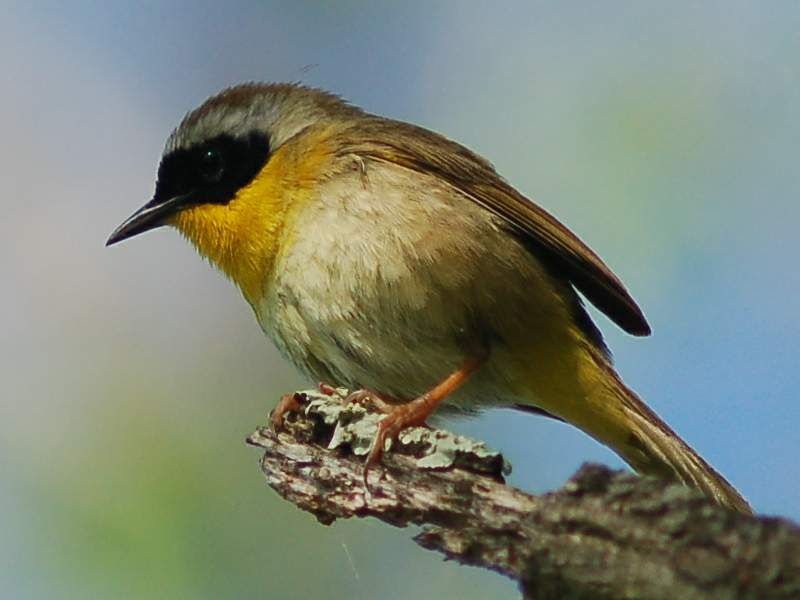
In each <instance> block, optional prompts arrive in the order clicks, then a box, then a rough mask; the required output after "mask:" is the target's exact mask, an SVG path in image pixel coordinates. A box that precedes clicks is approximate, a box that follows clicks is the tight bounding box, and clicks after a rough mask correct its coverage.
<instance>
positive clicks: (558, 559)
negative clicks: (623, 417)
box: [248, 392, 800, 600]
mask: <svg viewBox="0 0 800 600" xmlns="http://www.w3.org/2000/svg"><path fill="white" fill-rule="evenodd" d="M302 398H303V402H304V411H303V412H302V413H296V414H292V415H289V416H288V417H287V419H286V421H285V423H284V427H283V429H282V430H281V431H280V432H278V433H276V432H274V431H273V430H272V429H271V428H269V427H263V428H259V429H258V430H257V431H256V432H255V433H254V434H253V435H252V436H251V437H250V438H249V439H248V442H249V443H250V444H251V445H253V446H256V447H258V448H260V449H261V450H263V456H262V458H261V469H262V471H263V473H264V476H265V477H266V480H267V483H268V484H269V485H270V486H271V487H272V488H273V489H274V490H275V491H277V492H278V493H279V494H280V495H281V496H283V497H284V498H285V499H287V500H289V501H290V502H292V503H294V504H295V505H297V506H298V507H300V508H301V509H303V510H306V511H308V512H310V513H312V514H313V515H315V516H316V517H317V519H318V520H319V521H320V522H321V523H324V524H330V523H332V522H333V521H334V520H335V519H342V518H351V517H367V516H370V517H375V518H377V519H380V520H381V521H384V522H386V523H388V524H390V525H394V526H398V527H404V526H407V525H411V524H414V525H419V526H421V527H422V532H421V533H420V534H418V535H417V536H416V537H415V538H414V539H415V541H416V542H417V543H418V544H419V545H421V546H422V547H424V548H428V549H431V550H436V551H438V552H441V553H443V554H445V555H446V556H447V557H448V558H450V559H453V560H456V561H458V562H460V563H462V564H466V565H474V566H478V567H484V568H487V569H491V570H493V571H496V572H498V573H501V574H503V575H506V576H507V577H510V578H512V579H514V580H516V581H517V582H518V583H519V586H520V590H521V592H522V594H523V596H524V598H531V599H533V598H536V599H539V600H542V599H548V598H593V599H604V598H609V599H610V598H653V599H660V598H664V599H670V600H672V599H675V598H681V599H706V598H708V599H712V598H713V599H715V600H720V599H723V600H724V599H733V598H753V599H756V598H757V599H761V598H787V599H788V598H800V528H798V526H797V525H796V524H794V523H792V522H790V521H787V520H784V519H778V518H770V517H751V516H746V515H742V514H738V513H734V512H730V511H728V510H725V509H723V508H720V507H718V506H716V505H714V504H712V503H711V502H709V501H708V500H707V499H705V498H704V497H703V496H702V495H701V494H699V493H698V492H696V491H695V490H692V489H690V488H687V487H684V486H682V485H680V484H676V483H670V482H666V481H662V480H657V479H650V478H642V477H637V476H635V475H632V474H629V473H624V472H621V471H611V470H609V469H607V468H606V467H602V466H599V465H584V466H583V467H582V468H581V469H580V470H579V471H578V472H577V473H576V474H575V475H574V476H573V477H572V478H571V479H570V480H569V481H568V482H567V483H566V485H564V487H562V488H561V489H559V490H557V491H555V492H552V493H548V494H542V495H539V496H535V495H531V494H526V493H524V492H522V491H520V490H518V489H515V488H513V487H510V486H508V485H506V484H505V483H504V482H503V471H504V469H505V468H507V465H506V464H505V463H504V461H503V460H502V457H501V456H500V455H499V454H497V453H494V452H492V451H490V450H488V449H486V448H485V446H484V445H483V444H481V443H479V442H474V441H472V440H469V439H467V438H463V437H460V436H454V435H452V434H449V433H447V432H443V431H440V430H428V429H423V428H415V429H412V430H408V431H406V432H404V433H403V434H401V437H400V440H399V442H398V443H395V444H394V447H393V448H392V449H391V450H390V451H389V452H387V453H386V455H385V456H384V459H383V462H382V464H381V465H379V466H377V467H376V468H375V469H374V471H373V472H372V473H371V474H370V477H369V490H368V491H366V490H365V487H364V484H363V481H362V473H363V459H362V458H360V457H359V455H363V454H364V453H365V452H366V450H367V448H368V444H369V440H371V436H372V434H373V433H374V427H375V423H376V422H377V421H378V420H379V419H380V416H379V415H377V414H375V413H373V412H370V410H368V409H365V408H364V407H362V406H356V405H350V406H346V407H345V406H344V405H343V404H342V403H341V400H340V398H338V397H336V396H334V397H333V398H326V397H324V396H322V395H320V394H318V393H314V392H307V393H304V394H303V396H302ZM329 447H332V448H329Z"/></svg>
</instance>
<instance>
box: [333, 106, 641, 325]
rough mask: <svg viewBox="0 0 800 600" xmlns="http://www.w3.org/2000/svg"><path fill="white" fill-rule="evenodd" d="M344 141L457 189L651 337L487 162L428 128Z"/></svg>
mask: <svg viewBox="0 0 800 600" xmlns="http://www.w3.org/2000/svg"><path fill="white" fill-rule="evenodd" d="M344 137H345V138H346V139H347V140H348V141H347V143H346V144H345V145H344V146H345V147H343V148H341V150H343V151H345V152H348V153H350V152H352V153H355V154H357V155H360V156H364V157H368V158H373V159H377V160H384V161H388V162H392V163H395V164H398V165H401V166H403V167H406V168H408V169H412V170H415V171H419V172H421V173H428V174H434V175H436V176H438V177H439V178H441V179H442V180H444V181H446V182H447V183H449V184H450V185H452V186H453V187H455V188H457V189H458V190H460V191H461V192H462V193H464V194H465V195H467V196H469V197H470V198H472V199H473V200H474V201H475V202H477V203H479V204H481V205H482V206H484V207H485V208H487V209H488V210H490V211H491V212H493V213H494V214H496V215H498V216H500V217H502V218H503V219H505V220H506V221H507V222H508V223H510V224H511V225H512V226H513V227H515V228H516V229H517V230H519V231H520V232H522V233H523V234H524V235H525V236H526V237H527V239H528V240H529V242H530V245H531V247H532V250H533V251H534V252H535V253H537V255H538V256H540V257H541V258H543V259H544V260H545V261H546V262H547V263H548V264H549V265H550V266H551V268H552V269H554V271H555V272H556V273H558V274H560V275H561V276H563V277H565V278H566V279H567V280H568V281H570V282H571V283H572V285H574V286H575V287H576V288H577V289H578V290H579V291H580V292H581V293H582V294H583V295H584V296H585V297H586V298H587V299H588V300H589V301H590V302H591V303H592V304H594V305H595V306H596V307H597V308H598V309H600V310H601V311H602V312H604V313H605V314H606V315H607V316H608V317H609V318H610V319H611V320H612V321H614V322H615V323H616V324H617V325H619V326H620V327H621V328H622V329H624V330H625V331H627V332H628V333H631V334H633V335H649V334H650V326H649V325H648V323H647V320H646V319H645V317H644V314H643V313H642V311H641V309H640V308H639V306H638V305H637V304H636V301H635V300H634V299H633V298H632V297H631V295H630V294H629V293H628V291H627V290H626V289H625V286H624V285H623V284H622V282H621V281H620V280H619V278H618V277H617V276H616V275H614V273H613V272H612V271H611V269H609V268H608V267H607V266H606V264H605V263H604V262H603V261H602V260H601V259H600V257H599V256H597V255H596V254H595V253H594V252H593V251H592V250H591V249H590V248H589V247H588V246H587V245H586V244H584V243H583V242H582V241H581V240H580V239H578V237H577V236H576V235H575V234H574V233H572V232H571V231H570V230H569V229H567V228H566V227H565V226H564V225H563V224H561V223H560V222H559V221H558V220H557V219H556V218H555V217H553V216H552V215H551V214H550V213H548V212H547V211H546V210H544V209H543V208H541V207H540V206H538V205H536V204H535V203H533V202H531V201H530V200H528V199H527V198H526V197H525V196H523V195H522V194H520V193H519V192H517V191H516V190H515V189H514V188H513V187H511V185H509V184H508V183H507V182H506V181H505V180H504V179H503V178H502V177H500V176H499V175H498V174H497V172H496V171H495V170H494V167H493V166H492V165H491V164H490V163H489V162H488V161H486V160H485V159H483V158H481V157H480V156H478V155H476V154H474V153H473V152H471V151H469V150H468V149H466V148H465V147H463V146H461V145H460V144H457V143H456V142H453V141H450V140H448V139H447V138H445V137H443V136H440V135H438V134H436V133H433V132H431V131H428V130H427V129H423V128H420V127H416V126H414V125H410V124H408V123H401V122H397V121H390V120H387V119H382V118H379V117H373V118H365V119H363V120H362V121H360V122H359V123H358V124H357V125H355V126H354V127H353V128H351V129H349V130H348V134H347V135H346V136H344Z"/></svg>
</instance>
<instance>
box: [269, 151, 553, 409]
mask: <svg viewBox="0 0 800 600" xmlns="http://www.w3.org/2000/svg"><path fill="white" fill-rule="evenodd" d="M293 227H294V231H293V232H291V233H290V235H291V237H292V238H293V239H294V241H293V243H292V244H290V245H288V246H289V247H288V248H285V249H284V250H283V252H282V254H281V256H280V257H279V258H278V261H277V263H276V273H275V276H274V278H273V280H272V282H271V283H270V285H269V288H268V289H267V290H266V294H265V296H264V299H263V301H262V302H261V304H260V305H259V306H258V307H257V313H258V317H259V321H260V323H261V326H262V328H263V329H264V331H265V332H266V333H267V334H269V335H270V336H271V337H272V338H273V340H274V341H275V343H276V344H277V346H278V347H279V348H280V349H281V350H282V351H283V353H284V354H285V355H286V356H288V357H289V358H290V359H291V360H292V361H293V362H294V363H295V364H297V365H298V367H300V368H301V369H302V370H304V371H305V372H306V373H307V374H308V375H309V376H310V377H312V378H314V379H317V380H321V381H326V382H328V383H332V384H341V385H346V386H349V387H366V388H369V389H373V390H376V391H379V392H383V393H385V394H389V395H391V396H394V397H397V398H401V399H409V398H412V397H414V396H416V395H418V394H420V393H422V392H423V391H425V390H427V389H429V388H430V387H431V386H433V385H435V384H436V383H437V382H438V381H440V380H441V379H443V378H444V377H445V376H447V375H448V374H449V373H450V372H451V371H452V370H454V369H455V368H457V367H458V366H459V364H460V363H461V362H462V361H463V360H464V358H465V357H466V356H467V355H468V354H470V353H475V352H479V351H480V350H481V348H480V346H482V345H483V344H491V343H493V342H494V341H495V339H497V338H499V337H502V335H503V330H504V329H507V328H509V327H520V326H523V325H522V324H521V323H515V320H516V319H517V315H520V318H524V317H522V316H521V315H524V313H526V312H529V307H530V305H531V285H533V286H536V284H538V283H540V282H541V278H542V277H545V275H544V274H543V271H542V269H541V267H540V265H539V264H538V262H537V261H536V260H535V259H533V257H532V256H531V255H530V253H528V252H527V251H526V250H525V249H524V248H523V247H522V245H521V244H520V243H519V242H518V241H517V240H516V239H515V238H514V237H513V236H511V235H509V234H508V232H507V231H506V230H504V229H503V226H502V224H501V223H500V221H499V220H498V218H497V217H494V216H493V215H491V214H490V213H488V212H487V211H486V210H485V209H483V208H481V207H480V206H478V205H477V204H475V203H474V202H472V201H471V200H469V199H468V198H465V197H463V196H462V195H460V193H458V192H456V191H455V190H454V189H453V188H451V187H450V186H449V185H447V184H446V183H442V182H440V181H439V180H437V179H436V178H434V177H426V176H423V175H420V174H418V173H412V172H410V171H407V170H405V169H403V168H402V167H398V166H396V165H390V164H387V163H382V162H370V163H367V164H363V163H361V162H359V161H356V160H354V162H353V169H352V171H351V172H348V173H346V174H344V175H341V176H338V177H336V178H335V179H333V180H331V181H329V182H328V183H327V184H325V186H324V187H323V188H322V190H321V193H320V196H319V198H318V199H317V200H316V201H315V202H311V203H309V204H308V205H305V206H304V207H303V209H302V211H301V212H300V214H299V215H298V217H297V219H296V220H295V222H294V223H293ZM526 281H527V282H528V284H530V285H526V283H525V282H526ZM526 287H527V291H526V290H525V288H526ZM495 362H496V361H495ZM498 379H502V375H501V374H500V371H499V370H498V369H497V368H496V365H495V364H489V365H487V367H486V368H485V369H483V370H482V372H481V373H480V374H479V376H478V377H476V378H475V381H473V382H472V383H471V384H470V385H469V386H465V389H464V390H463V392H462V393H459V394H458V396H457V397H456V398H455V400H456V401H460V402H461V403H462V404H463V403H466V404H472V402H473V401H478V400H480V402H501V401H502V402H505V399H502V398H498V397H497V396H498V391H497V389H498V386H500V388H502V381H498ZM479 395H480V396H482V397H481V398H479V399H478V398H476V396H479ZM500 395H502V394H500Z"/></svg>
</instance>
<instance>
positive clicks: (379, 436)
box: [364, 356, 485, 487]
mask: <svg viewBox="0 0 800 600" xmlns="http://www.w3.org/2000/svg"><path fill="white" fill-rule="evenodd" d="M484 359H485V357H484V356H481V357H480V358H468V359H467V360H465V361H464V364H462V365H461V367H460V368H459V369H458V370H457V371H455V372H453V373H451V374H450V375H449V376H448V377H447V378H446V379H445V380H444V381H442V382H441V383H440V384H438V385H437V386H436V387H434V388H433V389H431V390H428V391H427V392H425V393H424V394H422V395H421V396H419V397H418V398H415V399H414V400H411V401H410V402H406V403H405V404H401V405H399V406H394V407H391V412H389V413H388V414H387V415H386V416H385V417H384V418H383V419H382V420H381V422H380V423H379V424H378V432H377V433H376V434H375V439H374V440H372V446H371V447H370V451H369V455H368V456H367V461H366V463H365V464H364V487H369V486H368V484H367V475H369V470H370V468H371V467H372V466H373V465H374V464H376V463H377V462H379V461H380V460H381V456H383V450H384V447H385V445H386V440H387V439H395V438H396V437H397V436H398V434H399V433H400V432H401V431H403V429H406V428H407V427H414V426H420V425H424V424H425V420H426V419H427V418H428V417H429V416H430V415H431V413H432V412H433V411H434V410H435V409H436V407H437V406H438V405H439V403H440V402H441V401H442V400H444V399H445V398H446V397H447V396H449V395H450V394H451V393H453V392H454V391H455V390H456V389H458V388H459V387H460V386H461V384H463V383H464V382H465V381H466V380H467V379H468V378H469V376H470V375H472V374H473V373H474V372H475V371H477V370H478V368H479V367H480V366H481V365H482V364H483V362H484ZM367 393H369V392H367Z"/></svg>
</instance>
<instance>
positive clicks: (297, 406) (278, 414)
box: [269, 392, 305, 431]
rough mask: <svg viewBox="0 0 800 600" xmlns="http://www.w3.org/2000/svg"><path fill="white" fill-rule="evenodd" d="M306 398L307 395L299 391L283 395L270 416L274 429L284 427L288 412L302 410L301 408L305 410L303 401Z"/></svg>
mask: <svg viewBox="0 0 800 600" xmlns="http://www.w3.org/2000/svg"><path fill="white" fill-rule="evenodd" d="M304 400H305V395H304V394H301V393H299V392H295V393H294V394H286V395H285V396H281V399H280V400H279V401H278V404H277V406H276V407H275V408H273V409H272V413H270V416H269V419H270V422H271V423H272V429H274V430H275V431H277V430H279V429H280V428H281V427H283V419H284V417H286V415H287V414H289V413H293V412H300V411H301V410H303V404H302V403H303V401H304Z"/></svg>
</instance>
